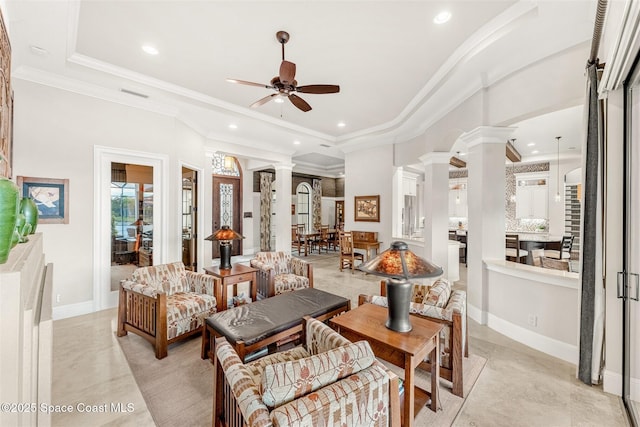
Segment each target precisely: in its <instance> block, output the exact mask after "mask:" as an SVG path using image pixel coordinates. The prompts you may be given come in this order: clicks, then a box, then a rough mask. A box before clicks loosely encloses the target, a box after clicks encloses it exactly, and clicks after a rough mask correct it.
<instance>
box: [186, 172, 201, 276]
mask: <svg viewBox="0 0 640 427" xmlns="http://www.w3.org/2000/svg"><path fill="white" fill-rule="evenodd" d="M197 182H198V180H197V172H196V171H194V170H192V169H189V168H184V167H183V168H182V263H183V264H184V266H185V268H186V269H187V270H191V271H197V270H198V266H197V260H198V254H197V248H198V245H197V244H196V243H197V241H198V240H197V225H198V217H197V215H198V190H197Z"/></svg>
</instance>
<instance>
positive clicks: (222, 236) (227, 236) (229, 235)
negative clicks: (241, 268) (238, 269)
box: [204, 225, 244, 270]
mask: <svg viewBox="0 0 640 427" xmlns="http://www.w3.org/2000/svg"><path fill="white" fill-rule="evenodd" d="M240 239H244V236H242V235H240V234H238V233H236V232H235V231H233V230H232V229H230V228H229V226H228V225H223V226H222V228H220V230H218V231H216V232H215V233H213V234H212V235H211V236H209V237H207V238H205V239H204V240H217V241H218V242H220V269H221V270H228V269H230V268H231V242H232V240H240Z"/></svg>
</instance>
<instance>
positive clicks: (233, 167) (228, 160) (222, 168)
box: [212, 153, 240, 176]
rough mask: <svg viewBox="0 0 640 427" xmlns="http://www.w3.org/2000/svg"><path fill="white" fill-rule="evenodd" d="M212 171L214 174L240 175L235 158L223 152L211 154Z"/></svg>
mask: <svg viewBox="0 0 640 427" xmlns="http://www.w3.org/2000/svg"><path fill="white" fill-rule="evenodd" d="M212 164H213V173H214V174H215V175H226V176H240V170H239V169H238V164H237V162H236V158H235V157H233V156H229V155H226V154H224V153H214V154H213V160H212Z"/></svg>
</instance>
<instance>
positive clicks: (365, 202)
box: [354, 196, 380, 222]
mask: <svg viewBox="0 0 640 427" xmlns="http://www.w3.org/2000/svg"><path fill="white" fill-rule="evenodd" d="M354 206H355V209H354V212H355V218H354V220H355V221H370V222H380V196H355V203H354Z"/></svg>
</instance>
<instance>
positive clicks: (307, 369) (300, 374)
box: [213, 317, 400, 427]
mask: <svg viewBox="0 0 640 427" xmlns="http://www.w3.org/2000/svg"><path fill="white" fill-rule="evenodd" d="M303 333H304V335H305V338H304V341H303V342H304V343H305V345H304V347H295V348H293V349H291V350H288V351H284V352H281V353H274V354H271V355H269V356H266V357H264V358H262V359H258V360H255V361H253V362H250V363H247V364H243V362H242V360H240V358H239V357H238V355H237V354H236V352H235V350H234V349H233V347H232V346H231V345H230V344H229V343H227V341H226V339H225V338H218V340H217V341H216V357H215V365H216V366H215V370H214V372H215V374H214V375H215V377H214V396H215V397H214V404H213V425H216V426H217V425H225V426H229V427H241V426H242V427H269V426H288V427H295V426H314V427H323V426H336V427H342V426H350V427H364V426H379V427H382V426H399V425H400V399H399V382H398V377H397V376H396V375H395V374H394V373H393V372H391V371H389V370H388V369H387V368H386V367H385V366H384V365H382V364H381V363H380V362H378V361H377V360H376V358H375V355H374V354H373V351H372V350H371V347H370V346H369V343H368V342H367V341H359V342H357V343H351V342H350V341H348V340H347V339H346V338H344V337H342V336H341V335H340V334H338V333H337V332H335V331H334V330H333V329H331V328H330V327H328V326H327V325H325V324H324V323H322V322H320V321H318V320H316V319H313V318H310V317H305V318H304V322H303Z"/></svg>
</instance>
